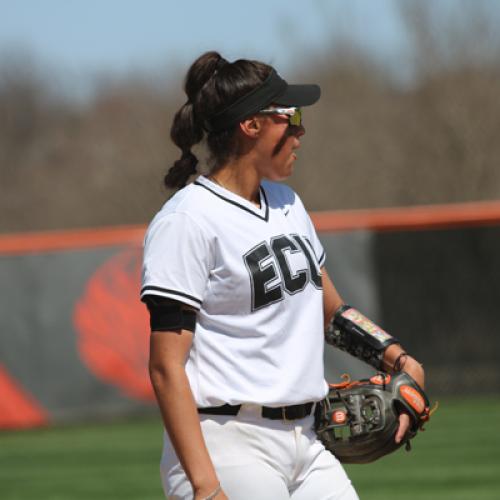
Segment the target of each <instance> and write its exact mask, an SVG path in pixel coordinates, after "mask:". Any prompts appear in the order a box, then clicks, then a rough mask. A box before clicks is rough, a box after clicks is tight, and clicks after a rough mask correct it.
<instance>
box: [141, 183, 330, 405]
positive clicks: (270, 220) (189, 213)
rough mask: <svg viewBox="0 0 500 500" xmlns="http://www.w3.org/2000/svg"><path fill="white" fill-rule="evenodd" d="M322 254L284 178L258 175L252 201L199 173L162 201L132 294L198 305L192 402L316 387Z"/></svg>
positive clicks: (260, 400) (274, 395) (293, 396)
mask: <svg viewBox="0 0 500 500" xmlns="http://www.w3.org/2000/svg"><path fill="white" fill-rule="evenodd" d="M324 260H325V254H324V250H323V247H322V245H321V243H320V241H319V239H318V237H317V235H316V231H315V229H314V227H313V224H312V222H311V220H310V218H309V215H308V214H307V212H306V210H305V208H304V206H303V205H302V202H301V200H300V199H299V197H298V196H297V194H296V193H295V192H294V191H293V190H291V189H290V188H289V187H288V186H286V185H284V184H278V183H274V182H263V183H262V185H261V189H260V207H257V206H256V205H254V204H253V203H251V202H249V201H248V200H246V199H244V198H242V197H240V196H238V195H237V194H235V193H232V192H231V191H228V190H226V189H224V188H223V187H221V186H220V185H218V184H215V183H214V182H212V181H211V180H209V179H208V178H206V177H204V176H200V177H198V178H197V179H196V181H194V182H193V183H192V184H189V185H188V186H186V187H185V188H183V189H181V190H180V191H178V192H177V193H176V194H175V195H174V196H173V197H172V198H171V199H170V200H168V201H167V203H165V205H164V206H163V208H162V209H161V210H160V211H159V212H158V214H157V215H156V216H155V218H154V219H153V221H152V222H151V224H150V226H149V228H148V230H147V233H146V237H145V242H144V264H143V282H142V290H141V298H143V297H144V296H146V295H158V296H162V297H167V298H170V299H174V300H177V301H180V302H183V303H185V304H188V305H190V306H192V307H194V308H195V309H196V310H197V311H198V312H197V324H196V329H195V332H194V336H193V345H192V348H191V351H190V354H189V358H188V361H187V363H186V372H187V376H188V379H189V383H190V385H191V390H192V392H193V395H194V398H195V401H196V404H197V405H198V407H207V406H219V405H222V404H224V403H229V404H232V405H235V404H241V403H254V404H259V405H266V406H284V405H292V404H299V403H304V402H307V401H318V400H320V399H322V398H324V397H325V395H326V393H327V391H328V386H327V383H326V382H325V379H324V367H323V345H324V341H323V338H324V326H323V293H322V292H323V291H322V287H321V271H320V268H321V267H322V265H323V263H324ZM165 335H168V333H166V334H165Z"/></svg>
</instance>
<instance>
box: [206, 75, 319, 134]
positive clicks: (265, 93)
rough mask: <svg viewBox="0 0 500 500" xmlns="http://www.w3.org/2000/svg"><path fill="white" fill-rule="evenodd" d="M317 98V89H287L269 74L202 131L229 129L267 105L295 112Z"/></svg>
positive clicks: (211, 119)
mask: <svg viewBox="0 0 500 500" xmlns="http://www.w3.org/2000/svg"><path fill="white" fill-rule="evenodd" d="M320 94H321V89H320V88H319V85H288V83H287V82H286V81H285V80H283V78H281V77H280V76H279V75H278V73H276V71H274V70H272V71H271V73H270V75H269V76H268V77H267V78H266V79H265V80H264V81H263V82H262V84H261V85H259V86H258V87H256V88H255V89H253V90H252V91H251V92H249V93H248V94H246V95H244V96H243V97H240V98H239V99H238V100H237V101H235V102H233V103H232V104H230V105H229V106H228V107H227V108H225V109H223V110H222V111H220V112H219V113H217V114H216V115H214V116H212V117H211V118H210V119H209V120H207V122H206V123H205V128H206V129H207V130H208V131H209V132H219V131H221V130H225V129H228V128H230V127H232V126H234V125H236V124H237V123H239V122H240V121H241V120H244V119H245V118H247V117H248V116H251V115H253V114H255V113H258V112H259V111H260V110H261V109H264V108H265V107H266V106H269V105H270V104H278V105H280V106H290V107H291V106H294V107H297V108H300V107H303V106H310V105H311V104H314V103H315V102H316V101H317V100H318V99H319V96H320Z"/></svg>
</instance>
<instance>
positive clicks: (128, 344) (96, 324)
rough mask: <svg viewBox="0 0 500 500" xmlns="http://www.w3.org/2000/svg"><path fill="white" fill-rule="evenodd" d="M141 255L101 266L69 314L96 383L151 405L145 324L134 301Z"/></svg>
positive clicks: (135, 252)
mask: <svg viewBox="0 0 500 500" xmlns="http://www.w3.org/2000/svg"><path fill="white" fill-rule="evenodd" d="M141 259H142V253H141V251H140V250H139V249H137V248H129V249H126V250H123V251H122V252H120V253H118V254H117V255H115V256H113V257H112V258H111V259H109V260H108V261H106V262H105V263H104V264H103V265H102V266H100V267H99V268H98V269H97V270H96V272H95V273H94V274H93V275H92V276H91V278H90V279H89V281H88V282H87V286H86V288H85V291H84V294H83V296H82V297H81V298H80V300H79V301H78V302H77V304H76V306H75V310H74V324H75V329H76V331H77V333H78V349H79V352H80V356H81V358H82V360H83V362H84V363H85V365H86V366H87V367H88V368H89V370H90V371H91V372H92V373H93V374H94V375H95V376H96V377H98V378H99V379H100V380H102V381H105V382H107V383H109V384H112V385H114V386H116V387H118V388H120V390H121V391H122V392H123V393H124V394H125V395H126V396H128V397H131V398H133V399H138V400H141V401H153V400H154V393H153V389H152V387H151V384H150V381H149V375H148V368H147V366H148V353H149V319H148V313H147V309H146V307H145V306H144V305H143V304H141V302H140V301H139V288H140V281H141V277H140V273H141Z"/></svg>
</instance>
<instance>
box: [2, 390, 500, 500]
mask: <svg viewBox="0 0 500 500" xmlns="http://www.w3.org/2000/svg"><path fill="white" fill-rule="evenodd" d="M499 423H500V398H491V399H477V400H468V401H465V400H460V401H458V400H457V401H454V400H447V401H445V402H441V405H440V408H439V410H438V411H437V413H436V414H435V415H434V417H433V419H432V422H431V423H430V424H429V425H428V426H427V427H428V428H427V430H426V431H425V432H424V433H422V434H421V435H420V436H419V437H418V439H415V440H414V442H413V451H412V452H411V453H406V452H405V451H404V450H399V451H398V452H397V453H394V454H393V455H391V456H388V457H385V458H383V459H381V460H379V461H378V462H375V463H373V464H370V465H357V466H348V467H347V470H348V473H349V475H350V477H351V479H352V481H353V483H354V485H355V487H356V489H357V490H358V493H359V495H360V498H361V499H362V500H379V499H380V500H382V499H384V500H388V499H399V500H420V499H424V498H425V499H429V500H433V499H438V500H466V499H467V500H498V499H500V431H499V428H498V424H499ZM161 432H162V431H161V427H160V423H159V421H151V420H147V421H144V420H141V421H134V422H126V423H124V422H117V423H113V424H110V423H106V424H100V425H85V426H71V427H64V428H53V429H44V430H36V431H28V432H3V433H0V499H1V500H31V499H33V500H35V499H36V500H73V499H82V500H83V499H85V500H91V499H92V500H98V499H123V500H125V499H141V500H147V499H161V498H163V497H162V491H161V487H160V481H159V473H158V461H159V456H160V448H161ZM256 500H258V499H256ZM311 500H314V499H311Z"/></svg>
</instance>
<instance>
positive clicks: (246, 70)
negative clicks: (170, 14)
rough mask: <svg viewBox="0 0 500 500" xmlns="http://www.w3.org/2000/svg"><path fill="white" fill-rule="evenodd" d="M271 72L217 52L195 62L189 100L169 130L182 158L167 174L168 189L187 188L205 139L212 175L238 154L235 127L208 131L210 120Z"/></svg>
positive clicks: (188, 80)
mask: <svg viewBox="0 0 500 500" xmlns="http://www.w3.org/2000/svg"><path fill="white" fill-rule="evenodd" d="M271 70H272V67H271V66H269V65H267V64H264V63H262V62H259V61H250V60H247V59H239V60H237V61H234V62H232V63H230V62H228V61H227V60H226V59H224V58H223V57H222V56H221V55H220V54H219V53H218V52H214V51H212V52H206V53H205V54H203V55H201V56H200V57H199V58H198V59H196V61H195V62H194V63H193V64H192V65H191V67H190V68H189V70H188V72H187V75H186V79H185V82H184V91H185V93H186V95H187V101H186V102H185V103H184V104H183V106H182V107H181V108H180V109H179V110H178V111H177V113H176V114H175V116H174V120H173V122H172V127H171V130H170V137H171V139H172V141H173V143H174V144H175V145H176V146H177V147H178V148H179V149H180V150H181V157H180V158H179V159H178V160H176V161H175V162H174V164H173V165H172V166H171V167H170V169H169V171H168V172H167V174H166V175H165V178H164V184H165V186H166V187H167V188H177V189H179V188H182V187H184V186H185V185H186V184H187V181H188V179H189V177H190V176H191V175H194V174H195V173H196V172H197V165H198V158H197V157H196V156H195V155H194V154H193V152H192V151H191V150H192V148H193V146H195V145H196V144H198V143H200V142H201V141H202V140H203V139H204V138H205V139H206V144H207V147H208V150H209V153H210V156H209V166H210V168H211V172H214V171H215V170H217V169H219V168H220V167H222V166H223V165H224V164H225V163H227V161H228V160H229V159H230V158H231V157H235V156H237V155H238V141H237V137H236V134H235V131H236V125H235V126H234V127H231V128H229V129H226V130H221V131H218V132H214V131H207V130H206V123H207V120H209V118H210V117H212V116H214V115H215V114H217V113H218V112H220V111H221V110H223V109H224V108H226V107H227V106H229V105H230V104H231V103H233V102H235V101H236V100H237V99H239V98H240V97H242V96H244V95H245V94H247V93H248V92H250V91H251V90H252V89H254V88H255V87H257V86H259V85H260V84H261V83H262V82H263V81H264V80H265V79H266V78H267V76H268V75H269V74H270V72H271Z"/></svg>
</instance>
